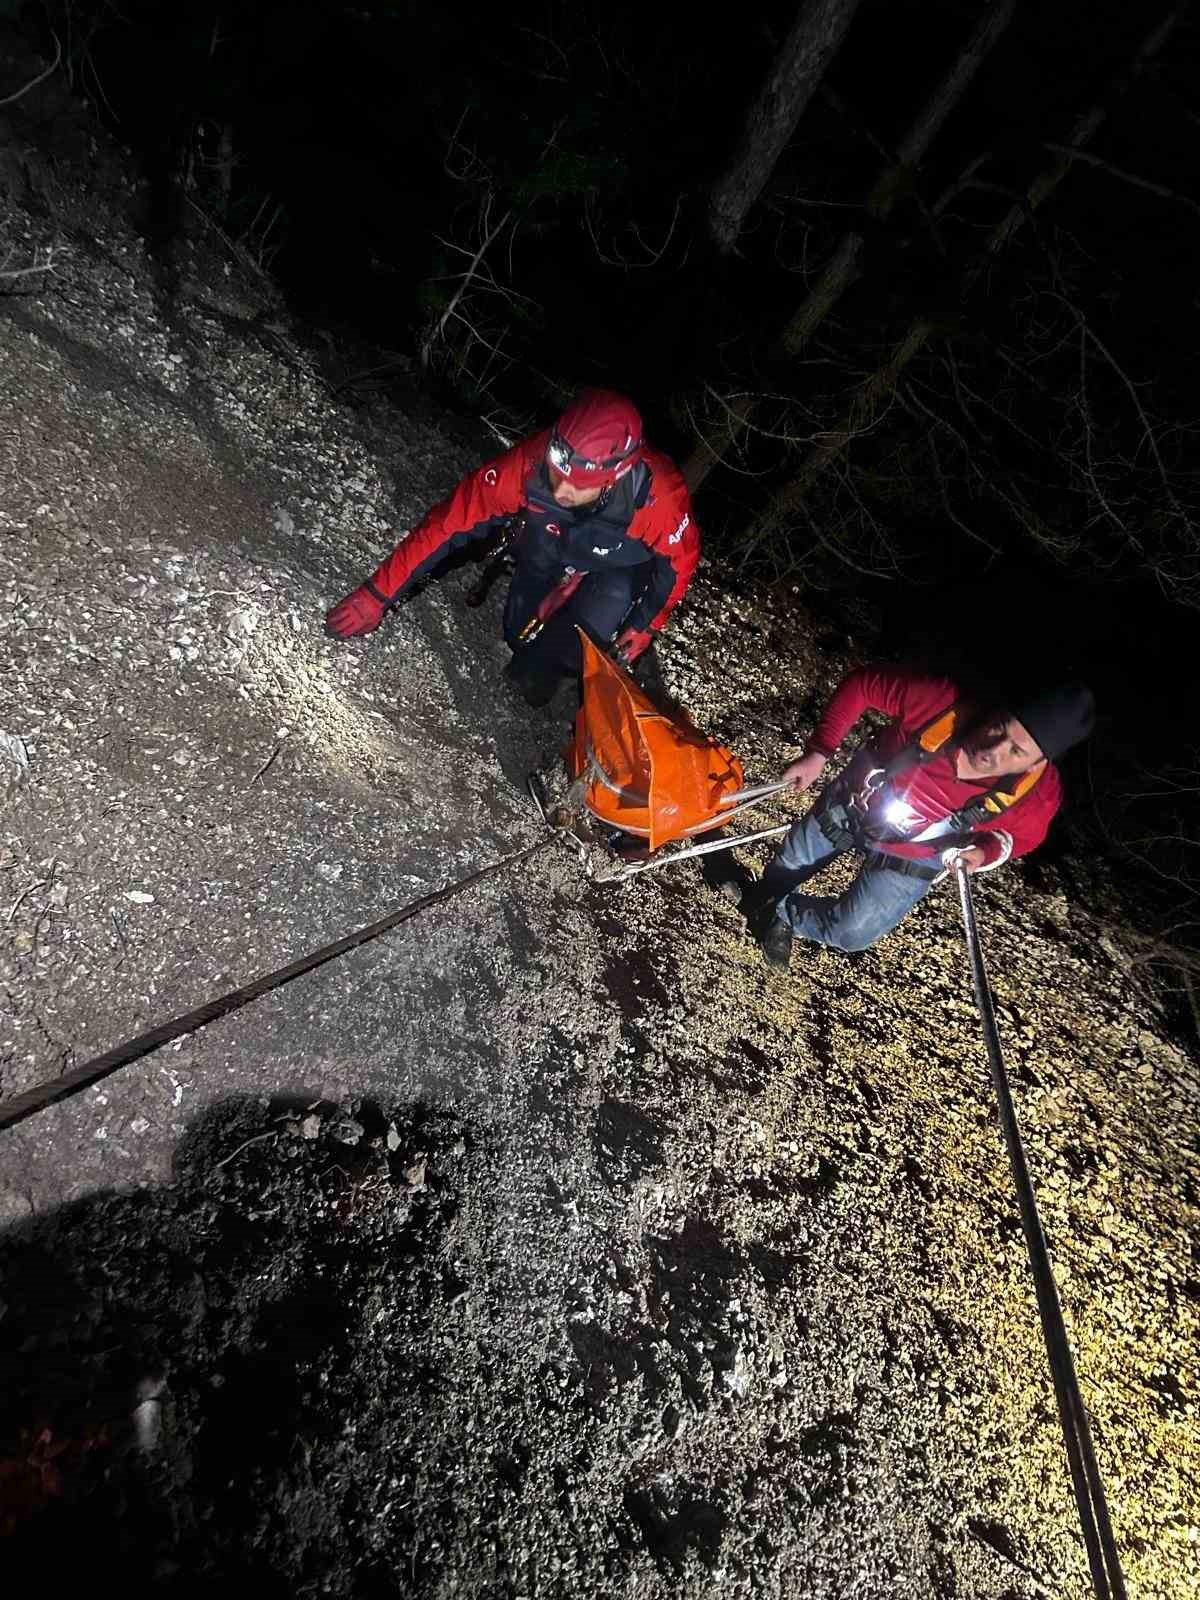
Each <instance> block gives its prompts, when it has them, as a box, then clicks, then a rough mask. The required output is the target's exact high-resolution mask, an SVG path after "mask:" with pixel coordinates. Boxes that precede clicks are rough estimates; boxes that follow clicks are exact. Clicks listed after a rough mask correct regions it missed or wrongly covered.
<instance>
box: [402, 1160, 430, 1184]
mask: <svg viewBox="0 0 1200 1600" xmlns="http://www.w3.org/2000/svg"><path fill="white" fill-rule="evenodd" d="M428 1162H429V1158H428V1156H426V1155H425V1153H424V1152H423V1151H422V1153H421V1154H420V1155H418V1156H417V1157H416V1158H415V1159H414V1160H413V1162H412V1165H411V1166H407V1167H405V1169H404V1181H405V1183H407V1184H408V1186H409V1187H410V1188H412V1189H423V1188H424V1187H425V1168H426V1166H427V1165H428Z"/></svg>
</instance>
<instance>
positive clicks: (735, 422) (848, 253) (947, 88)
mask: <svg viewBox="0 0 1200 1600" xmlns="http://www.w3.org/2000/svg"><path fill="white" fill-rule="evenodd" d="M1015 6H1016V0H992V4H990V5H988V6H987V8H986V9H985V11H984V12H983V13H982V15H981V16H980V18H979V22H978V24H977V25H976V28H975V31H974V32H973V33H972V35H971V37H970V38H969V39H968V40H967V42H966V44H965V45H964V46H963V48H962V50H960V51H959V54H958V56H957V57H956V59H955V61H954V65H953V66H952V67H951V68H950V70H949V72H947V73H946V75H945V76H944V77H943V78H942V80H941V82H940V83H939V84H938V86H937V88H936V89H935V90H934V91H933V93H932V94H931V95H930V97H929V99H928V100H927V101H926V102H925V104H924V105H923V106H922V107H921V110H920V112H919V113H918V114H917V116H916V118H915V119H914V121H913V122H912V124H911V125H910V127H909V129H908V131H907V133H906V134H905V135H904V137H903V139H902V140H901V141H900V145H899V147H898V149H897V151H896V159H895V161H893V162H892V163H890V165H888V166H887V167H885V168H884V170H883V171H882V172H881V173H880V175H879V177H878V178H877V179H876V181H875V183H874V185H873V187H872V189H871V193H870V194H869V195H868V196H867V199H866V202H865V203H866V208H867V210H868V211H870V212H871V213H872V214H873V215H874V216H875V217H877V218H880V219H883V218H886V217H887V216H888V215H889V213H890V212H891V209H892V206H893V204H894V203H895V198H896V195H897V194H898V193H899V192H900V191H901V189H902V188H903V187H904V179H905V177H906V175H907V173H908V171H909V169H910V168H912V167H915V166H917V165H918V164H919V163H920V161H921V160H922V158H923V157H924V156H925V154H926V152H927V151H928V149H929V146H930V145H931V144H932V143H933V141H934V139H935V138H936V137H937V134H938V132H939V131H940V129H941V127H942V124H943V123H944V122H945V120H946V118H947V117H948V116H949V115H950V113H951V111H953V109H954V107H955V106H956V105H957V104H958V102H959V100H961V99H962V96H963V95H964V93H965V92H966V89H967V86H968V85H969V84H970V82H971V80H972V78H973V77H974V76H975V74H976V72H977V71H978V70H979V67H980V65H981V64H982V62H983V61H984V59H985V58H986V56H987V54H988V52H989V51H990V50H991V48H992V46H993V45H994V44H995V42H996V40H997V39H998V38H999V37H1000V35H1001V34H1002V33H1003V32H1004V29H1005V28H1006V27H1007V26H1008V23H1009V20H1010V19H1011V17H1012V14H1013V11H1014V9H1015ZM865 242H866V241H865V238H864V236H863V235H862V234H861V233H858V232H855V231H854V230H853V229H850V230H847V232H846V233H844V234H843V235H842V237H841V238H840V239H839V240H838V243H837V246H836V247H835V249H834V252H833V254H832V255H831V256H830V258H829V260H828V261H827V262H826V263H825V266H824V267H823V269H822V270H821V273H820V275H819V276H818V278H817V280H816V282H815V283H814V284H813V286H812V288H811V289H810V290H809V292H808V294H807V295H806V296H805V299H804V302H803V304H802V305H801V306H800V307H799V309H798V310H797V311H796V312H795V313H794V315H793V316H792V317H791V318H790V320H789V321H788V323H787V326H786V327H785V328H784V330H783V332H782V334H780V336H779V338H778V339H777V340H776V342H775V345H774V347H773V348H772V350H771V356H772V358H773V359H775V360H779V359H781V358H786V357H789V356H798V355H799V354H800V352H801V351H802V350H803V349H804V347H805V345H806V344H807V343H808V341H809V340H810V339H811V338H812V336H813V334H814V333H815V332H816V330H817V329H818V328H819V327H820V326H821V324H822V323H823V322H824V321H825V318H826V317H827V316H828V315H829V313H830V312H831V311H832V310H833V308H834V306H835V305H836V304H837V303H838V301H839V300H840V299H841V297H842V296H843V295H844V294H845V292H846V290H847V289H849V288H850V286H851V285H852V284H853V283H855V282H856V281H857V280H858V279H859V278H860V277H861V276H862V267H861V258H862V252H863V247H864V244H865ZM753 409H754V405H753V401H752V400H748V399H747V400H744V401H743V402H742V405H741V407H740V410H739V408H738V407H736V406H735V407H730V409H729V410H728V411H726V412H725V413H724V414H723V415H722V416H720V417H719V418H717V420H716V422H715V424H714V427H713V432H712V434H711V435H710V436H709V437H708V438H706V439H704V440H702V441H701V442H700V444H699V445H698V446H697V447H696V449H695V450H693V452H692V454H691V455H690V456H689V458H688V460H687V462H686V463H685V465H684V469H683V475H684V477H685V478H686V479H687V482H688V486H689V488H691V489H692V490H693V491H694V490H695V489H696V488H698V487H699V485H700V484H701V483H702V482H703V481H704V479H705V477H706V476H707V475H708V473H709V472H710V471H711V470H712V468H713V467H714V466H716V464H717V463H718V462H719V461H720V460H721V458H722V456H723V455H724V454H725V452H726V451H727V450H728V449H729V448H730V447H731V446H732V445H733V444H734V442H735V440H736V438H737V435H738V433H739V432H740V431H741V429H742V427H743V426H744V425H745V423H746V422H747V421H748V420H749V418H750V416H751V414H752V412H753Z"/></svg>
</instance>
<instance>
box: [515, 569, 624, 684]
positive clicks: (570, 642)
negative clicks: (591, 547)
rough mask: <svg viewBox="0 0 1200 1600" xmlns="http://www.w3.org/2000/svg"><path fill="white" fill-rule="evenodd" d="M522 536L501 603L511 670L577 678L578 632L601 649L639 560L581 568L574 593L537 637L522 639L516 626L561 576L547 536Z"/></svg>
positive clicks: (617, 622)
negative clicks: (631, 563)
mask: <svg viewBox="0 0 1200 1600" xmlns="http://www.w3.org/2000/svg"><path fill="white" fill-rule="evenodd" d="M545 544H546V545H549V546H550V548H549V549H546V548H544V547H543V543H542V541H540V540H538V541H536V542H534V541H530V540H528V539H526V540H524V541H522V546H521V550H520V552H519V554H518V556H517V568H516V571H515V572H514V573H513V576H512V583H511V584H510V585H509V589H508V600H507V601H506V603H505V607H504V641H505V643H506V644H507V645H508V647H509V649H510V650H511V651H512V652H513V657H514V660H513V669H514V671H515V672H517V673H519V674H520V675H521V676H523V677H524V676H526V675H528V676H530V677H535V676H536V677H541V678H544V679H551V678H559V677H563V676H565V675H568V674H570V675H572V676H574V677H578V676H579V675H580V673H581V672H582V670H583V662H582V652H581V650H580V647H579V636H578V634H577V633H576V632H575V629H576V628H577V627H579V628H582V629H583V631H584V633H586V634H587V635H588V636H589V637H590V638H592V639H594V640H595V642H596V643H597V644H598V645H599V646H600V648H601V649H602V650H606V649H607V648H608V646H609V644H610V643H611V642H612V638H613V635H614V634H615V633H616V632H617V630H618V629H619V628H620V626H621V624H622V623H623V622H624V620H625V618H626V616H627V615H628V614H629V610H630V608H631V606H632V605H633V602H634V600H635V599H636V597H637V596H638V594H640V592H641V590H642V588H643V586H644V584H645V581H646V571H645V567H644V565H638V566H631V567H603V568H601V569H600V570H599V571H598V572H585V573H584V575H583V580H582V582H581V583H580V585H579V587H578V588H577V589H576V590H575V592H574V594H573V595H572V596H571V598H570V599H569V600H568V601H567V603H566V604H565V605H564V606H562V607H561V608H560V609H559V610H558V611H556V612H555V613H554V615H553V616H552V617H551V618H550V619H549V621H548V622H546V623H545V624H544V625H543V627H542V629H541V631H540V632H539V633H538V634H537V636H536V637H535V638H533V639H530V640H529V641H527V642H525V643H522V641H521V638H520V634H521V630H522V629H523V628H524V627H525V625H526V624H527V623H528V622H529V620H530V618H531V617H533V616H534V614H535V613H536V611H537V608H538V606H539V605H540V604H541V602H542V601H543V600H544V599H545V597H546V596H547V595H548V594H549V593H550V591H551V589H553V588H554V587H555V585H556V584H557V583H559V581H560V580H561V579H562V577H563V570H564V569H563V565H562V562H561V561H559V560H558V559H557V545H556V544H555V543H554V542H553V541H551V540H549V539H546V540H545Z"/></svg>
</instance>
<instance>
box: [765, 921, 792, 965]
mask: <svg viewBox="0 0 1200 1600" xmlns="http://www.w3.org/2000/svg"><path fill="white" fill-rule="evenodd" d="M758 942H759V944H760V945H761V947H762V953H763V955H764V956H765V957H766V962H767V965H768V966H769V967H779V968H786V967H787V964H788V961H789V959H790V958H791V954H792V930H791V929H790V928H789V927H788V925H787V923H786V922H784V921H783V920H782V919H781V918H779V917H774V918H772V920H771V921H770V922H769V923H768V924H767V926H766V928H765V929H764V930H763V931H762V932H761V933H760V934H759V935H758Z"/></svg>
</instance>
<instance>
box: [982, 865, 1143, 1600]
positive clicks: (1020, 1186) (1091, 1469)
mask: <svg viewBox="0 0 1200 1600" xmlns="http://www.w3.org/2000/svg"><path fill="white" fill-rule="evenodd" d="M953 867H954V875H955V878H956V879H957V881H958V895H959V901H960V903H961V905H962V916H963V928H964V930H965V933H966V940H967V951H968V953H969V955H970V958H971V980H972V982H973V984H974V986H975V1001H976V1004H977V1005H978V1007H979V1015H980V1018H981V1020H982V1022H983V1036H984V1041H985V1043H986V1044H987V1053H988V1062H989V1064H990V1066H991V1072H992V1085H993V1087H994V1089H995V1091H996V1100H997V1102H998V1104H999V1108H1000V1126H1001V1128H1002V1129H1003V1130H1004V1142H1005V1144H1006V1145H1007V1146H1008V1159H1009V1162H1010V1163H1011V1165H1012V1172H1013V1179H1014V1181H1015V1183H1016V1188H1017V1204H1018V1206H1019V1207H1020V1211H1021V1226H1022V1228H1023V1229H1024V1232H1025V1248H1026V1250H1027V1251H1028V1252H1029V1264H1030V1266H1031V1267H1032V1269H1033V1284H1034V1289H1035V1291H1036V1293H1037V1305H1038V1314H1039V1316H1040V1317H1041V1321H1042V1337H1043V1338H1044V1339H1045V1341H1046V1354H1047V1356H1048V1357H1049V1360H1050V1372H1051V1375H1052V1377H1053V1379H1054V1394H1055V1398H1056V1399H1057V1401H1058V1415H1059V1420H1060V1422H1061V1423H1062V1431H1063V1439H1064V1441H1065V1443H1066V1447H1067V1461H1068V1463H1069V1464H1070V1468H1071V1483H1072V1486H1073V1487H1074V1490H1075V1504H1076V1506H1077V1507H1078V1508H1079V1522H1080V1526H1081V1528H1082V1530H1083V1542H1084V1545H1085V1547H1086V1549H1087V1556H1088V1565H1089V1566H1090V1567H1091V1572H1092V1587H1093V1589H1094V1590H1095V1591H1096V1596H1097V1600H1126V1596H1127V1591H1126V1588H1125V1577H1124V1574H1123V1573H1122V1571H1121V1558H1120V1555H1119V1554H1118V1552H1117V1544H1116V1540H1115V1539H1114V1538H1113V1530H1112V1523H1111V1521H1110V1520H1109V1515H1108V1502H1107V1501H1106V1500H1105V1498H1104V1483H1103V1481H1102V1479H1101V1477H1100V1466H1099V1463H1098V1462H1097V1460H1096V1451H1095V1448H1094V1446H1093V1444H1092V1436H1091V1431H1090V1429H1089V1428H1088V1420H1087V1412H1086V1411H1085V1410H1084V1406H1083V1396H1082V1395H1081V1394H1080V1392H1079V1380H1078V1378H1077V1377H1076V1376H1075V1363H1074V1361H1073V1359H1072V1357H1071V1345H1070V1341H1069V1340H1068V1338H1067V1329H1066V1324H1065V1323H1064V1322H1063V1314H1062V1305H1061V1303H1060V1301H1059V1298H1058V1285H1057V1284H1056V1283H1055V1281H1054V1269H1053V1268H1052V1266H1051V1265H1050V1252H1049V1249H1048V1248H1047V1246H1046V1235H1045V1234H1044V1233H1043V1231H1042V1221H1041V1217H1040V1216H1039V1215H1038V1206H1037V1196H1036V1195H1035V1193H1034V1189H1033V1181H1032V1179H1031V1178H1030V1176H1029V1163H1028V1161H1027V1160H1026V1158H1025V1146H1024V1145H1023V1144H1022V1142H1021V1128H1020V1124H1019V1123H1018V1121H1017V1111H1016V1107H1015V1105H1014V1104H1013V1097H1012V1090H1011V1088H1010V1086H1009V1082H1008V1074H1007V1072H1006V1071H1005V1069H1004V1056H1003V1054H1002V1053H1001V1050H1000V1034H999V1031H998V1030H997V1027H996V1010H995V1006H994V1005H993V1003H992V990H991V985H990V984H989V982H988V976H987V968H986V966H985V965H984V960H983V947H982V945H981V944H980V940H979V927H978V924H977V923H976V921H975V903H974V901H973V900H972V898H971V880H970V877H969V876H968V874H967V870H966V868H965V867H964V866H963V863H962V859H961V857H956V858H955V860H954V862H953Z"/></svg>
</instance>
